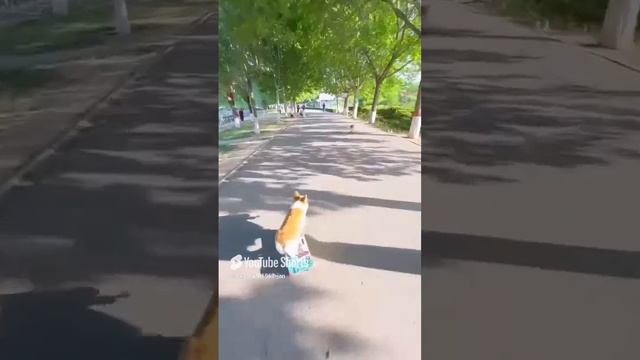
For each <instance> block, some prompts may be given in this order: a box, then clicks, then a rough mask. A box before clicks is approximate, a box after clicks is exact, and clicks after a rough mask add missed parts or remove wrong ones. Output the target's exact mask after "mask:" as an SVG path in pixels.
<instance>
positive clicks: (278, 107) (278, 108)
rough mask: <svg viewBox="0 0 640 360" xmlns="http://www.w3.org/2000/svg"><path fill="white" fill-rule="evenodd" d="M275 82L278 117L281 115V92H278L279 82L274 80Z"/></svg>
mask: <svg viewBox="0 0 640 360" xmlns="http://www.w3.org/2000/svg"><path fill="white" fill-rule="evenodd" d="M274 84H275V86H276V111H277V112H278V117H280V94H279V92H278V83H277V82H276V81H275V80H274Z"/></svg>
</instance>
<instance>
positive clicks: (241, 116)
mask: <svg viewBox="0 0 640 360" xmlns="http://www.w3.org/2000/svg"><path fill="white" fill-rule="evenodd" d="M240 121H244V110H242V109H240Z"/></svg>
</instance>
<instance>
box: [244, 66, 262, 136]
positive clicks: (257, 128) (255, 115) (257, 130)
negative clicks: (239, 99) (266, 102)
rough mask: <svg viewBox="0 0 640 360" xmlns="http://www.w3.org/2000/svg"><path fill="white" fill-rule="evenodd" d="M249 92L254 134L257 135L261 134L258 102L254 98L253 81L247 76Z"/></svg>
mask: <svg viewBox="0 0 640 360" xmlns="http://www.w3.org/2000/svg"><path fill="white" fill-rule="evenodd" d="M247 90H248V95H247V97H248V99H249V102H248V105H249V111H250V112H251V114H252V115H253V133H254V134H256V135H259V134H260V124H259V123H258V111H257V110H256V102H255V99H254V98H253V83H252V82H251V79H250V78H249V77H248V76H247Z"/></svg>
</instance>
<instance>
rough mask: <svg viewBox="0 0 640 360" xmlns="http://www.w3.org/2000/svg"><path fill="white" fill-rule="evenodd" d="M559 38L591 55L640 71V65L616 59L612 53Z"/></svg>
mask: <svg viewBox="0 0 640 360" xmlns="http://www.w3.org/2000/svg"><path fill="white" fill-rule="evenodd" d="M557 40H559V41H562V43H564V44H569V45H573V46H577V47H579V48H580V49H582V50H584V51H586V52H588V53H590V54H591V55H594V56H597V57H599V58H602V59H605V60H608V61H610V62H612V63H614V64H617V65H620V66H622V67H624V68H626V69H628V70H631V71H635V72H637V73H640V66H635V65H631V64H628V63H627V62H625V61H622V60H618V59H615V58H614V57H612V56H610V55H606V54H601V53H599V52H597V51H594V50H589V49H587V48H585V47H584V46H581V45H577V44H575V43H574V44H572V43H569V42H567V41H563V40H560V39H557Z"/></svg>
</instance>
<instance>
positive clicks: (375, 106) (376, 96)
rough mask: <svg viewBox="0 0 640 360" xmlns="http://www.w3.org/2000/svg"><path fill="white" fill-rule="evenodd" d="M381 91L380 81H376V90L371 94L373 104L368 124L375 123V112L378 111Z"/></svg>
mask: <svg viewBox="0 0 640 360" xmlns="http://www.w3.org/2000/svg"><path fill="white" fill-rule="evenodd" d="M381 89H382V80H379V79H376V90H375V91H374V93H373V104H371V118H370V119H369V123H370V124H375V123H376V112H377V110H378V101H380V90H381Z"/></svg>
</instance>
